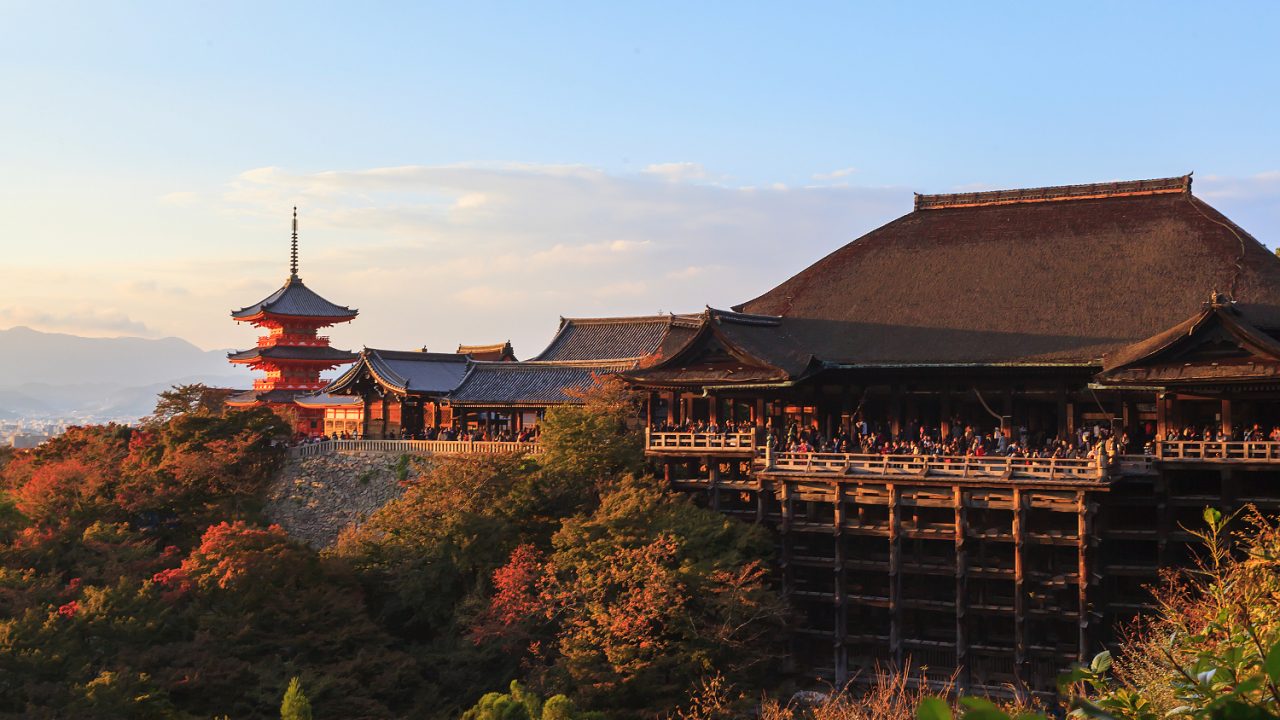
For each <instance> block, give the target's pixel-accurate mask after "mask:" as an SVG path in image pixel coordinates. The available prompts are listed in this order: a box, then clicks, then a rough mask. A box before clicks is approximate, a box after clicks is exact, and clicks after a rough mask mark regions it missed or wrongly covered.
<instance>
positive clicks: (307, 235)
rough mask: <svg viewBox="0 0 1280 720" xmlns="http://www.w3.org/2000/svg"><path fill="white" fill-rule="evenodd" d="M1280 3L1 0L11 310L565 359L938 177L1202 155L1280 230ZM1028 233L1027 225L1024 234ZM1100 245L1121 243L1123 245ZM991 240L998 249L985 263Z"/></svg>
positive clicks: (1221, 186) (1146, 171)
mask: <svg viewBox="0 0 1280 720" xmlns="http://www.w3.org/2000/svg"><path fill="white" fill-rule="evenodd" d="M1278 21H1280V6H1275V5H1273V4H1269V3H1262V2H1258V3H1237V4H1231V5H1228V6H1208V5H1198V4H1180V3H1158V4H1157V3H1124V4H1107V3H1096V4H1086V5H1083V6H1082V5H1080V4H1074V5H1072V6H1070V7H1051V6H1043V5H1040V4H1035V5H1033V4H1026V3H983V4H963V5H956V4H944V3H917V4H912V5H910V6H887V5H866V6H851V5H848V4H844V3H839V4H837V3H831V4H812V5H805V6H802V7H800V8H796V7H783V6H781V5H776V6H774V5H766V4H741V3H734V4H727V3H726V4H704V5H698V6H694V7H688V6H686V5H682V4H675V3H671V4H665V5H664V4H646V5H644V6H635V7H618V6H613V5H607V6H606V5H595V4H567V3H548V4H537V5H530V6H524V5H519V4H489V3H468V4H466V5H465V6H455V5H444V4H426V5H420V4H403V5H395V4H388V5H378V6H376V7H374V8H360V9H356V8H353V7H348V6H344V5H340V4H336V3H335V4H314V3H308V4H301V3H281V4H272V5H268V6H261V5H259V4H253V3H228V4H218V5H215V6H196V5H171V4H162V3H132V4H127V5H126V4H121V5H111V6H102V5H93V4H84V5H69V6H68V5H58V4H48V3H36V2H10V3H5V4H3V5H0V81H3V82H4V84H5V87H6V88H7V90H8V92H7V98H8V100H9V102H6V104H5V107H3V108H2V109H0V134H2V135H3V137H4V140H3V141H0V162H3V166H4V167H5V168H6V170H7V171H8V172H6V173H4V174H3V175H0V213H2V217H3V218H4V219H3V220H2V221H0V238H3V243H2V245H0V249H2V250H3V253H4V259H5V262H4V263H0V286H2V287H4V288H5V290H4V292H3V293H2V294H0V328H7V327H11V326H19V325H22V326H29V327H33V328H35V329H38V330H42V331H48V332H68V333H73V334H80V335H89V336H133V335H136V336H142V337H164V336H177V337H181V338H184V339H186V340H189V341H191V342H193V343H195V344H196V345H198V346H200V347H202V348H205V349H212V348H229V347H249V346H251V345H252V344H253V342H254V334H253V332H252V331H251V330H250V329H247V328H244V327H239V326H237V324H236V323H234V322H232V321H231V319H230V317H229V311H230V310H232V309H236V308H239V307H242V306H244V305H249V304H252V303H254V302H256V301H258V300H260V299H261V298H262V297H264V296H266V295H267V294H269V293H271V292H272V291H274V290H275V289H276V288H277V287H279V285H280V283H281V282H282V281H283V280H284V278H285V277H286V275H287V274H288V244H289V221H290V213H291V208H292V207H293V206H294V205H297V206H298V208H299V220H300V237H301V271H300V274H301V276H302V277H303V278H304V279H305V280H306V282H307V284H308V285H309V286H310V287H312V288H313V289H315V290H316V291H318V292H319V293H321V294H322V295H324V296H325V297H326V298H328V299H330V300H332V301H334V302H337V303H340V304H343V305H349V306H352V307H356V308H359V309H360V311H361V314H360V317H358V318H357V319H356V320H355V321H354V322H353V323H351V324H350V325H349V326H345V327H340V328H334V329H333V331H332V333H331V334H332V336H333V338H334V344H335V345H336V346H338V347H343V348H353V349H358V348H359V347H360V346H362V345H368V346H371V347H396V348H412V347H421V346H427V347H430V348H431V349H435V350H452V349H453V348H454V347H455V346H456V345H457V344H458V343H469V344H474V343H486V342H498V341H503V340H508V339H509V340H511V341H512V342H513V343H514V345H515V349H516V352H517V354H518V355H519V356H520V357H529V356H532V355H533V354H535V353H536V352H537V351H539V350H541V349H542V347H543V345H544V344H545V343H546V342H547V341H549V340H550V338H551V336H552V334H553V333H554V330H555V327H556V324H557V322H558V318H559V317H560V316H561V315H564V316H594V315H627V314H644V313H653V312H657V311H674V312H684V311H696V310H699V309H701V308H702V307H703V305H704V304H712V305H715V306H719V307H725V306H728V305H732V304H735V303H739V302H743V301H745V300H748V299H750V298H752V297H754V296H756V295H758V294H760V293H762V292H764V291H766V290H768V289H769V288H770V287H772V286H773V285H775V284H776V283H778V282H780V281H781V280H783V279H785V278H786V277H788V276H790V275H791V274H793V273H794V272H796V271H797V270H799V269H801V268H803V267H805V266H807V265H809V264H811V263H813V262H815V261H817V260H818V259H819V258H821V257H822V256H823V255H825V254H827V253H828V252H830V251H832V250H834V249H836V248H837V247H839V246H840V245H842V244H844V243H846V242H848V241H850V240H853V239H854V238H856V237H858V236H859V235H861V234H863V233H865V232H867V231H869V230H871V229H873V228H875V227H876V226H878V225H880V224H882V223H884V222H886V221H888V220H890V219H892V218H894V217H897V216H899V215H902V214H905V213H906V212H908V211H909V210H910V208H911V197H912V196H911V193H912V192H930V193H932V192H954V191H963V190H970V189H986V188H1006V187H1027V186H1038V185H1055V184H1070V183H1084V182H1096V181H1105V180H1116V179H1136V178H1149V177H1161V176H1169V175H1180V174H1183V173H1186V172H1189V171H1193V170H1194V171H1195V172H1196V175H1195V185H1194V190H1195V192H1196V194H1197V195H1199V196H1200V197H1202V198H1204V199H1205V200H1207V201H1208V202H1209V203H1211V204H1213V205H1214V206H1215V207H1217V208H1218V209H1220V210H1222V211H1223V212H1224V213H1226V214H1227V215H1228V216H1230V217H1231V218H1232V219H1233V220H1235V221H1236V222H1238V223H1239V224H1240V225H1242V226H1243V227H1244V228H1245V229H1246V230H1248V231H1249V232H1251V233H1252V234H1253V235H1254V236H1255V237H1257V238H1258V239H1259V240H1261V241H1262V242H1264V243H1265V244H1267V245H1268V246H1270V247H1275V246H1276V245H1277V243H1280V133H1276V132H1275V122H1276V121H1275V118H1276V116H1277V111H1278V110H1280V79H1278V78H1277V75H1276V73H1275V72H1274V70H1275V66H1276V63H1275V58H1274V47H1273V38H1274V34H1275V31H1276V29H1277V27H1280V22H1278ZM1010 251H1011V252H1016V248H1011V249H1010ZM1100 260H1104V259H1100ZM992 261H993V262H999V258H993V259H992Z"/></svg>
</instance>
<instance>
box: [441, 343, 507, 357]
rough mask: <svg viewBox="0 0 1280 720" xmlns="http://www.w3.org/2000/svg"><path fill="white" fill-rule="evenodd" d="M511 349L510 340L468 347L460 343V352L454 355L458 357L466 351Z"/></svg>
mask: <svg viewBox="0 0 1280 720" xmlns="http://www.w3.org/2000/svg"><path fill="white" fill-rule="evenodd" d="M509 347H511V341H510V340H507V341H506V342H498V343H489V344H487V345H467V344H464V343H458V352H456V353H454V354H455V355H457V354H459V353H462V352H463V351H464V350H505V349H507V348H509Z"/></svg>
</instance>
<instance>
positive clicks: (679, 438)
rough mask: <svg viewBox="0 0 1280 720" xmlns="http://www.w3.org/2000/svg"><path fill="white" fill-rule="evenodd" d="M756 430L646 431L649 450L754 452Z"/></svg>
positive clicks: (646, 444)
mask: <svg viewBox="0 0 1280 720" xmlns="http://www.w3.org/2000/svg"><path fill="white" fill-rule="evenodd" d="M755 447H756V433H755V431H754V430H744V431H741V432H736V431H735V432H723V433H690V432H658V431H656V430H649V431H646V432H645V448H646V449H647V450H666V451H672V450H710V451H716V450H746V451H752V452H754V450H755Z"/></svg>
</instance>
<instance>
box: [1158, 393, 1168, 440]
mask: <svg viewBox="0 0 1280 720" xmlns="http://www.w3.org/2000/svg"><path fill="white" fill-rule="evenodd" d="M1169 429H1170V425H1169V396H1168V394H1167V393H1156V442H1164V440H1165V438H1167V437H1168V436H1169Z"/></svg>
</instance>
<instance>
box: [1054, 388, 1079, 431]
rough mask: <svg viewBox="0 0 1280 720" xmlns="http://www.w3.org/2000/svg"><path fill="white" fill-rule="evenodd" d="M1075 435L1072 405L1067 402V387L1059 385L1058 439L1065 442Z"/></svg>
mask: <svg viewBox="0 0 1280 720" xmlns="http://www.w3.org/2000/svg"><path fill="white" fill-rule="evenodd" d="M1074 434H1075V428H1074V427H1072V423H1071V404H1070V403H1068V402H1067V385H1066V383H1063V382H1059V383H1058V439H1059V440H1065V439H1067V438H1069V437H1071V436H1072V435H1074Z"/></svg>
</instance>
